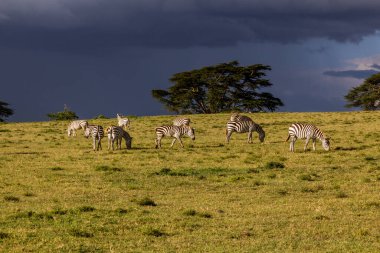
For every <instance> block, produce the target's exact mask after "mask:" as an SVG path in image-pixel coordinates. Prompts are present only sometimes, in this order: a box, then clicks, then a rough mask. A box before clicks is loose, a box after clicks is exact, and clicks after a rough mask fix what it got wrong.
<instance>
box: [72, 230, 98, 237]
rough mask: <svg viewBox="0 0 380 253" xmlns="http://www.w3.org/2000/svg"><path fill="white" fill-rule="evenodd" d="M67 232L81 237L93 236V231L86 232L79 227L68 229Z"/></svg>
mask: <svg viewBox="0 0 380 253" xmlns="http://www.w3.org/2000/svg"><path fill="white" fill-rule="evenodd" d="M69 233H70V235H72V236H74V237H83V238H91V237H94V234H93V233H90V232H86V231H83V230H80V229H76V228H74V229H72V230H70V232H69Z"/></svg>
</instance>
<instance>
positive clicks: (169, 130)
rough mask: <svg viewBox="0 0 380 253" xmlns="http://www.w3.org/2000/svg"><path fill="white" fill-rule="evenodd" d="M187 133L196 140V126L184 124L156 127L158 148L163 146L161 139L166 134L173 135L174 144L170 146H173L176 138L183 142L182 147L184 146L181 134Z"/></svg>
mask: <svg viewBox="0 0 380 253" xmlns="http://www.w3.org/2000/svg"><path fill="white" fill-rule="evenodd" d="M183 135H187V136H189V137H190V138H191V139H192V140H193V141H194V140H195V131H194V128H192V127H190V126H186V125H182V126H160V127H157V128H156V136H157V138H156V140H155V142H156V148H161V139H162V138H163V137H164V136H170V137H173V138H174V140H173V141H172V144H171V145H170V147H173V145H174V143H175V142H176V140H178V141H179V143H180V144H181V147H182V148H183V143H182V140H181V136H183Z"/></svg>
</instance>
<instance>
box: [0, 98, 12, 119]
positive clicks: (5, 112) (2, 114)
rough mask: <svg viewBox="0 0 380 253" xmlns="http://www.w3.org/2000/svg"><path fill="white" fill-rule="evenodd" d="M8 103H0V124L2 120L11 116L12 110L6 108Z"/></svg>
mask: <svg viewBox="0 0 380 253" xmlns="http://www.w3.org/2000/svg"><path fill="white" fill-rule="evenodd" d="M8 105H9V104H8V103H6V102H3V101H0V122H4V119H3V118H6V117H9V116H11V115H13V110H12V109H10V108H8Z"/></svg>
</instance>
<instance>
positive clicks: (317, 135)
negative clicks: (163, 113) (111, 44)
mask: <svg viewBox="0 0 380 253" xmlns="http://www.w3.org/2000/svg"><path fill="white" fill-rule="evenodd" d="M117 119H118V126H110V127H107V129H106V134H107V137H108V150H110V149H112V150H114V144H115V141H116V149H121V142H122V139H124V140H125V143H126V148H127V149H131V148H132V137H131V136H130V135H129V133H128V132H127V131H125V130H124V128H125V129H126V128H127V127H128V128H129V129H130V120H129V119H128V118H125V117H124V118H123V117H122V116H120V115H119V114H117ZM190 123H191V120H190V119H189V118H181V117H180V118H176V119H174V120H173V124H172V125H163V126H160V127H157V128H156V129H155V133H156V139H155V144H156V146H155V147H156V149H157V148H161V139H162V138H164V137H165V136H167V137H172V138H173V141H172V143H171V145H170V147H172V146H173V145H174V143H175V142H176V141H177V140H178V142H179V143H180V145H181V147H182V148H183V147H184V146H183V143H182V140H181V137H182V136H188V137H190V138H191V139H192V140H195V129H194V128H192V127H191V126H190ZM79 129H83V130H84V136H85V137H87V138H89V137H90V136H91V137H92V140H93V149H94V150H99V149H102V144H101V140H102V138H103V137H104V130H103V127H102V126H100V125H89V124H88V122H87V121H85V120H75V121H73V122H71V123H70V124H69V126H68V128H67V134H68V136H72V135H73V136H75V135H76V133H75V131H76V130H79ZM233 132H237V133H248V143H252V134H253V132H257V133H258V136H259V140H260V142H264V139H265V131H264V130H263V128H262V127H261V126H260V125H259V124H257V123H255V122H254V121H253V120H252V119H251V118H250V117H248V116H244V115H240V114H239V113H233V114H232V115H231V117H230V120H229V121H228V122H227V126H226V142H227V143H229V142H230V139H231V135H232V133H233ZM289 139H290V151H291V152H294V144H295V142H296V140H297V139H306V142H305V146H304V151H306V149H307V145H308V143H309V141H310V140H312V142H313V150H315V143H316V140H317V139H318V140H320V141H321V142H322V147H323V149H324V150H326V151H329V150H330V139H329V138H328V137H327V136H326V135H324V134H323V132H322V131H321V130H320V129H319V128H317V127H316V126H314V125H311V124H303V123H294V124H292V125H291V126H290V127H289V130H288V138H287V139H286V142H287V141H288V140H289Z"/></svg>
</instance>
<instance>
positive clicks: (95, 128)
mask: <svg viewBox="0 0 380 253" xmlns="http://www.w3.org/2000/svg"><path fill="white" fill-rule="evenodd" d="M84 136H85V137H86V138H89V137H90V136H92V140H93V147H94V151H95V150H99V148H100V149H102V138H103V137H104V131H103V127H102V126H99V125H88V127H87V128H86V130H85V131H84ZM96 141H98V145H96Z"/></svg>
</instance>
